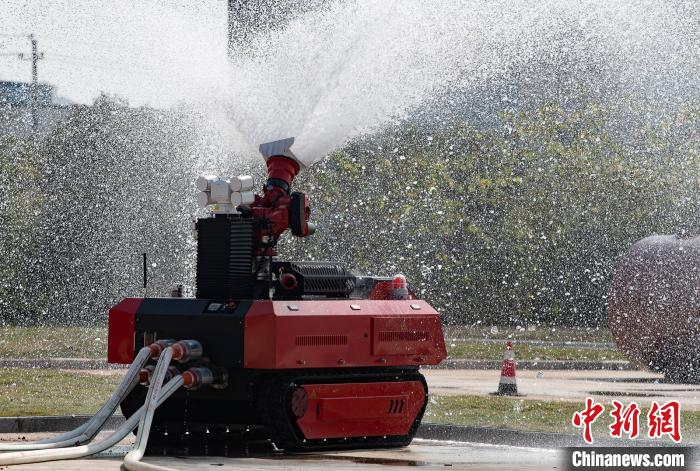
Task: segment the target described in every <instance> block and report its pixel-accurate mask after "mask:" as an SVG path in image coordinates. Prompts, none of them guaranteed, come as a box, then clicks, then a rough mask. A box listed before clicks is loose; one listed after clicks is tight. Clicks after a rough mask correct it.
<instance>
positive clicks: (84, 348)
mask: <svg viewBox="0 0 700 471" xmlns="http://www.w3.org/2000/svg"><path fill="white" fill-rule="evenodd" d="M106 356H107V329H105V328H99V327H0V357H3V358H48V357H64V358H105V357H106Z"/></svg>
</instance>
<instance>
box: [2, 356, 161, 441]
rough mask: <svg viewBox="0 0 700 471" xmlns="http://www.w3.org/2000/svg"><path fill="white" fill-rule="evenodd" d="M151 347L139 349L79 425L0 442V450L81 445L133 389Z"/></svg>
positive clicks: (92, 436)
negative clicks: (21, 440)
mask: <svg viewBox="0 0 700 471" xmlns="http://www.w3.org/2000/svg"><path fill="white" fill-rule="evenodd" d="M151 353H152V352H151V349H150V348H149V347H144V348H142V349H141V350H139V353H138V354H137V355H136V358H135V359H134V361H133V362H132V363H131V366H130V367H129V369H128V370H127V372H126V374H125V375H124V377H123V378H122V380H121V382H120V383H119V386H117V389H116V390H115V391H114V393H113V394H112V396H111V397H110V398H109V400H108V401H107V402H105V403H104V405H103V406H102V407H101V408H100V409H99V410H98V411H97V413H96V414H95V415H93V416H92V417H91V418H90V420H88V421H87V422H85V423H84V424H83V425H81V426H80V427H78V428H76V429H74V430H72V431H70V432H66V433H63V434H61V435H57V436H55V437H53V438H49V439H46V440H39V441H35V442H30V443H9V444H0V451H21V450H44V449H50V448H63V447H66V446H74V445H82V444H85V443H87V442H89V441H91V440H92V439H93V438H94V437H95V435H97V432H99V430H100V429H101V428H102V426H103V425H104V423H105V422H107V419H109V418H110V417H111V416H112V414H113V413H114V410H115V409H116V408H117V406H118V405H119V404H120V403H121V402H122V401H123V400H124V398H125V397H126V396H127V395H128V394H129V393H130V392H131V390H132V389H134V386H136V384H137V382H138V377H139V371H140V370H141V368H143V366H144V365H145V364H146V362H147V361H148V359H149V358H150V357H151Z"/></svg>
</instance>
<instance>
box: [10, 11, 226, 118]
mask: <svg viewBox="0 0 700 471" xmlns="http://www.w3.org/2000/svg"><path fill="white" fill-rule="evenodd" d="M30 33H33V34H34V36H35V37H36V39H37V40H38V42H39V50H40V51H43V52H44V59H43V60H41V61H40V62H39V80H40V82H42V83H48V84H51V85H54V86H56V87H57V94H58V95H60V96H62V97H65V98H67V99H68V100H70V101H73V102H76V103H91V102H92V101H93V100H94V99H95V97H97V96H98V95H99V94H100V93H101V92H105V93H109V94H117V95H120V96H122V97H124V98H127V99H128V101H129V103H130V104H131V105H134V106H139V105H149V106H155V107H163V106H169V105H173V104H175V103H178V102H180V101H182V100H186V99H190V98H195V99H196V98H197V96H199V95H201V96H211V95H212V94H213V93H214V94H215V93H216V90H217V87H220V86H221V83H223V82H224V81H225V80H223V79H224V78H225V77H226V75H227V73H228V72H227V69H226V66H227V61H226V44H227V2H226V0H201V1H194V0H189V1H183V0H168V1H165V0H140V1H132V0H129V1H126V0H119V1H116V0H111V1H108V0H105V1H86V0H79V1H75V0H68V1H65V0H64V1H56V0H54V1H45V0H24V1H21V0H3V1H2V2H0V80H16V81H29V80H30V79H31V65H30V62H28V61H22V60H20V59H18V58H17V57H16V56H14V55H6V54H12V53H15V52H24V53H25V54H27V53H29V52H30V43H29V39H28V38H27V35H29V34H30Z"/></svg>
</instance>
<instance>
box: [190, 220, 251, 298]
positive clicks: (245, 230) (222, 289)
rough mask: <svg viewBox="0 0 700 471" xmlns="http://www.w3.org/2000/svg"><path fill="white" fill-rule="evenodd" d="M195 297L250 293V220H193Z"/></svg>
mask: <svg viewBox="0 0 700 471" xmlns="http://www.w3.org/2000/svg"><path fill="white" fill-rule="evenodd" d="M197 232H198V239H197V297H198V298H211V299H229V298H232V299H250V298H251V297H252V296H253V290H254V286H255V276H254V274H253V221H251V220H246V219H238V218H227V217H217V218H208V219H200V220H199V221H198V223H197Z"/></svg>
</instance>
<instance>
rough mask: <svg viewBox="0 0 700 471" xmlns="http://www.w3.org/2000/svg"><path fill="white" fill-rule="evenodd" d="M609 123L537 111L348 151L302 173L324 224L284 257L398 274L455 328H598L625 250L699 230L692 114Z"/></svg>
mask: <svg viewBox="0 0 700 471" xmlns="http://www.w3.org/2000/svg"><path fill="white" fill-rule="evenodd" d="M637 111H638V110H637ZM621 112H625V113H626V114H629V112H630V110H629V109H625V110H621V109H619V108H618V109H602V108H600V107H599V106H597V105H595V104H592V103H589V104H585V105H583V106H581V107H580V108H579V109H575V110H565V109H563V108H562V107H560V106H557V105H555V104H549V105H546V106H543V107H541V108H539V109H537V110H533V111H529V112H519V113H515V112H513V113H505V114H503V115H502V116H501V126H499V127H495V128H491V129H481V130H479V129H475V128H472V127H469V126H468V125H464V124H462V125H456V126H454V127H452V128H450V129H446V130H441V131H440V132H435V133H430V134H428V133H426V132H425V131H421V130H419V129H415V128H408V127H402V128H400V129H399V130H397V131H396V132H392V133H386V134H384V135H382V136H379V137H372V138H368V139H365V140H361V141H357V142H355V143H353V145H351V146H348V148H347V149H345V150H344V151H342V152H338V153H336V154H334V155H332V156H331V158H329V159H328V160H327V161H325V162H324V163H322V164H321V165H320V166H318V167H316V168H315V169H313V171H312V172H311V174H310V175H307V176H306V182H307V183H306V189H307V190H308V191H309V193H311V194H312V195H313V197H314V201H315V202H316V203H315V204H316V213H315V215H314V218H316V219H318V220H319V222H320V226H321V227H320V228H319V234H318V235H316V236H314V237H315V240H314V241H311V240H306V241H299V242H296V243H293V245H292V247H291V248H290V251H291V252H293V253H294V255H297V256H302V255H309V256H312V257H315V258H317V259H324V258H330V259H333V258H338V257H340V258H342V259H343V260H344V261H346V262H347V263H349V264H350V265H353V266H356V267H357V268H359V269H360V271H370V272H373V273H379V274H392V273H395V272H397V271H400V272H403V273H405V274H406V275H407V276H408V277H409V280H410V281H411V282H412V284H413V287H414V288H415V289H416V290H417V291H418V293H419V294H420V295H421V296H424V297H425V298H427V299H428V300H429V301H431V302H432V303H433V304H435V305H436V306H438V307H440V308H441V309H442V310H443V312H444V313H445V315H446V318H447V319H448V320H449V321H452V322H455V323H464V322H469V323H474V322H493V323H520V324H523V323H539V322H546V323H565V324H578V325H598V324H601V323H604V307H605V300H606V293H607V283H608V280H609V278H610V275H611V271H612V269H613V267H614V263H615V260H616V258H617V257H618V256H619V255H620V254H621V253H623V252H624V251H625V250H626V249H627V248H628V247H629V246H630V245H631V244H632V243H634V242H635V241H637V240H639V239H641V238H643V237H645V236H647V235H650V234H652V233H676V234H681V235H689V234H698V233H699V232H700V210H699V208H700V175H699V174H698V169H699V168H700V155H699V154H698V149H699V148H700V146H699V145H698V144H699V143H700V139H699V136H700V119H699V116H698V113H697V112H692V111H679V112H678V113H676V114H674V115H672V116H666V117H665V118H664V119H663V120H662V122H661V123H660V124H657V125H655V126H643V125H640V127H639V128H630V129H620V128H619V116H618V115H616V114H617V113H621Z"/></svg>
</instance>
